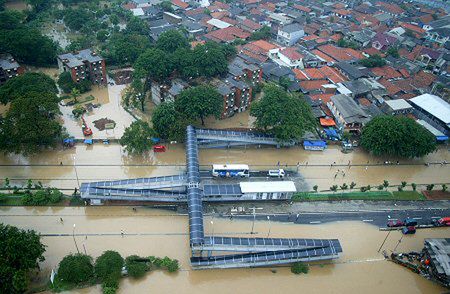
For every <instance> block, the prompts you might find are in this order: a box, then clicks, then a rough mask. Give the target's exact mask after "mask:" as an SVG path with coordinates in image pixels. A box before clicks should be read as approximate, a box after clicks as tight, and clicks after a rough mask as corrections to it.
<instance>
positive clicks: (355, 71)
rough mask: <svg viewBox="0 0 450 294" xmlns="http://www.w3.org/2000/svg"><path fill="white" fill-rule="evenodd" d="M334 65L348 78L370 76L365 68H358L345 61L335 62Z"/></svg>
mask: <svg viewBox="0 0 450 294" xmlns="http://www.w3.org/2000/svg"><path fill="white" fill-rule="evenodd" d="M336 67H337V68H338V69H340V70H341V71H342V72H344V73H345V74H346V75H347V76H348V77H349V78H350V79H359V78H362V77H369V76H372V75H371V74H370V72H369V70H368V69H367V68H362V69H360V68H358V67H356V66H355V65H353V64H350V63H348V62H345V61H341V62H338V63H336Z"/></svg>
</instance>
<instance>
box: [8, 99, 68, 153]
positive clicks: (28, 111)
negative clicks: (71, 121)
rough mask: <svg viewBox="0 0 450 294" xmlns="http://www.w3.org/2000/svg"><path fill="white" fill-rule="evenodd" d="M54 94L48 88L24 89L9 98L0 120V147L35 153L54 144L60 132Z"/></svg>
mask: <svg viewBox="0 0 450 294" xmlns="http://www.w3.org/2000/svg"><path fill="white" fill-rule="evenodd" d="M59 113H60V112H59V108H58V98H57V97H56V95H55V94H54V93H50V92H43V93H40V92H28V93H26V94H24V95H23V96H20V97H18V98H16V99H15V100H14V101H13V102H11V107H10V109H9V110H8V112H7V114H6V117H5V118H4V119H3V120H2V121H1V123H0V143H1V145H0V150H2V151H4V152H14V153H24V154H30V153H36V152H38V151H39V150H41V149H42V148H47V147H54V146H55V145H56V143H57V142H58V141H59V139H60V136H61V125H60V124H59V123H58V121H56V118H57V115H58V114H59Z"/></svg>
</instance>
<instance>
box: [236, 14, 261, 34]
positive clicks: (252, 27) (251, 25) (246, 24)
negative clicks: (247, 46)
mask: <svg viewBox="0 0 450 294" xmlns="http://www.w3.org/2000/svg"><path fill="white" fill-rule="evenodd" d="M239 27H240V28H241V29H243V30H244V31H247V32H249V33H254V32H255V31H257V30H259V29H260V28H262V25H260V24H259V23H257V22H254V21H252V20H250V19H248V18H246V19H244V20H243V21H242V22H241V23H240V24H239Z"/></svg>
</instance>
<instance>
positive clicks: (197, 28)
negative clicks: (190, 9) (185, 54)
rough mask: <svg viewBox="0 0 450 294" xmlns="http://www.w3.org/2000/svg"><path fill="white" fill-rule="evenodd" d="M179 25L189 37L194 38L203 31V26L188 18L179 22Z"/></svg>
mask: <svg viewBox="0 0 450 294" xmlns="http://www.w3.org/2000/svg"><path fill="white" fill-rule="evenodd" d="M181 26H182V27H183V28H184V29H185V31H186V32H187V35H188V37H189V38H196V37H198V36H200V35H202V34H203V33H204V32H205V29H206V28H205V27H204V26H202V25H201V24H199V23H198V22H194V21H191V20H189V19H185V20H183V21H182V22H181Z"/></svg>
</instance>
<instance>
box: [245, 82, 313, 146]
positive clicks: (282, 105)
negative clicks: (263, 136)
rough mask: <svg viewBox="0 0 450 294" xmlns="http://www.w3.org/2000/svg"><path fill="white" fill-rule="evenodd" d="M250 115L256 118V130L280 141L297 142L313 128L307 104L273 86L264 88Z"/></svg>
mask: <svg viewBox="0 0 450 294" xmlns="http://www.w3.org/2000/svg"><path fill="white" fill-rule="evenodd" d="M250 113H251V115H252V116H254V117H256V122H255V125H256V127H257V128H260V129H263V130H264V131H266V132H268V133H271V134H273V135H275V136H276V137H277V139H279V140H280V141H289V140H292V139H294V140H299V139H301V138H302V136H303V135H304V134H305V132H306V131H308V130H314V126H315V125H314V122H315V118H314V116H313V115H312V112H311V107H310V106H309V105H308V103H307V102H306V101H305V100H304V99H303V98H302V97H298V96H295V95H292V94H289V93H288V92H286V91H285V90H283V89H282V88H281V87H279V86H277V85H275V84H268V85H266V86H265V87H264V96H263V98H261V100H259V101H256V102H254V103H253V105H252V107H251V110H250Z"/></svg>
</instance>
